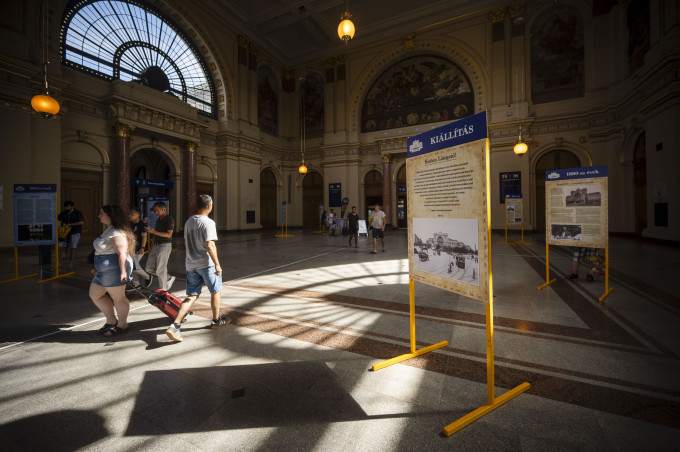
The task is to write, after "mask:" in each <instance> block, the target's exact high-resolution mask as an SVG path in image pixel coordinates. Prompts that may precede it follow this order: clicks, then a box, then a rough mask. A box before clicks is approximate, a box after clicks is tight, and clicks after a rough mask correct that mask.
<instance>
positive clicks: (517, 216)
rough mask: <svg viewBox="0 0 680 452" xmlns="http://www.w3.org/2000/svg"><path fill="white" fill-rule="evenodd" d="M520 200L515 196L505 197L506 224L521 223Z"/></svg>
mask: <svg viewBox="0 0 680 452" xmlns="http://www.w3.org/2000/svg"><path fill="white" fill-rule="evenodd" d="M523 216H524V214H523V213H522V200H521V199H517V198H507V199H506V200H505V222H506V224H509V225H512V224H517V225H521V224H522V221H523V220H522V217H523Z"/></svg>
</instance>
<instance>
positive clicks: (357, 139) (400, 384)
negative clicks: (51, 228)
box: [0, 0, 680, 451]
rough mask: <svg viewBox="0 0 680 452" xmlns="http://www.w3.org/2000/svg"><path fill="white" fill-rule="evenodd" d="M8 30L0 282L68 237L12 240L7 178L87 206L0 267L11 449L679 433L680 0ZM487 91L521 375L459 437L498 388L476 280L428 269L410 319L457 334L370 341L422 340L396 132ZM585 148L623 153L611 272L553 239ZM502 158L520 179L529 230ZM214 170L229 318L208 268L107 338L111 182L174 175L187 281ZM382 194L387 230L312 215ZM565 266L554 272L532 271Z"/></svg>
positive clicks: (425, 5) (542, 445) (222, 5)
mask: <svg viewBox="0 0 680 452" xmlns="http://www.w3.org/2000/svg"><path fill="white" fill-rule="evenodd" d="M346 13H349V14H346ZM350 15H351V18H350V19H351V21H352V22H353V27H354V29H355V32H354V35H353V37H351V38H347V37H346V38H345V39H342V38H341V37H340V36H339V34H338V31H339V29H338V25H339V24H340V21H341V18H347V17H348V16H350ZM340 31H341V30H340ZM0 36H2V37H3V38H4V39H2V40H1V41H0V48H1V49H2V52H0V101H1V102H0V121H1V122H0V123H1V124H2V128H3V133H2V134H1V135H0V145H1V149H2V151H0V153H1V155H2V157H3V164H2V165H0V262H1V265H0V281H2V282H4V281H5V280H10V279H12V278H13V277H14V276H15V274H18V273H21V274H34V273H39V274H40V278H43V277H45V278H46V277H49V276H51V275H52V268H51V267H52V266H53V264H54V256H51V258H52V263H51V264H50V265H45V266H42V268H41V267H40V266H39V265H38V263H39V256H38V250H37V247H32V246H20V247H15V246H14V245H15V242H14V214H13V195H14V193H13V191H14V186H15V184H54V186H56V192H57V206H58V210H59V211H60V210H61V208H62V206H61V204H62V203H63V202H64V201H65V200H72V201H74V202H75V204H76V207H77V208H78V209H79V210H80V211H81V212H82V213H83V215H84V221H85V222H84V225H83V231H82V236H81V244H80V249H79V254H78V256H77V259H76V262H75V268H74V270H73V274H72V275H70V276H67V277H63V278H59V279H57V280H54V281H50V282H47V283H44V284H36V280H37V279H38V278H39V277H33V278H25V279H21V280H16V281H12V282H8V283H5V284H0V300H2V301H0V303H2V306H3V308H4V309H5V310H6V315H5V316H3V320H1V321H0V361H1V362H2V365H0V373H1V374H2V381H3V382H4V383H5V384H3V385H2V389H1V390H0V413H2V414H0V440H2V442H3V444H6V445H7V450H48V449H49V450H76V449H83V450H104V449H106V450H141V449H144V450H155V449H161V448H162V449H167V447H168V446H176V447H180V448H181V449H188V448H190V447H191V448H192V449H197V450H263V451H265V450H363V449H367V448H372V449H375V450H409V451H410V450H457V449H460V450H489V449H495V450H536V449H538V450H574V449H578V450H595V449H599V450H643V449H644V450H670V449H674V448H675V445H676V444H678V442H679V441H678V440H679V439H680V421H678V419H680V404H679V403H680V384H679V383H678V381H680V380H679V379H678V378H677V377H678V375H680V365H679V362H680V361H679V358H678V356H679V354H680V340H679V338H678V334H677V324H678V316H679V315H680V297H678V295H677V291H676V288H675V286H674V284H673V282H674V276H675V275H676V274H677V271H678V269H679V268H678V267H680V248H679V247H678V245H679V244H680V205H679V203H680V181H679V180H678V178H677V177H676V173H677V171H678V169H680V156H679V153H678V151H677V149H678V146H679V145H680V128H678V124H679V123H680V105H679V104H678V96H679V93H680V80H679V79H680V58H679V57H680V6H679V5H678V2H677V1H674V0H631V1H617V0H554V1H537V0H535V1H532V0H527V1H496V0H480V1H475V2H472V1H465V0H462V1H454V0H433V1H428V2H420V3H417V2H415V3H414V2H411V1H405V0H370V1H344V0H251V1H248V2H244V1H239V0H221V1H218V0H195V1H191V2H186V1H182V0H26V1H22V2H9V1H5V2H2V3H1V4H0ZM39 94H41V95H49V96H50V97H52V99H53V100H56V102H57V104H58V112H56V113H49V112H43V113H39V112H37V111H36V110H35V109H34V107H33V106H32V99H33V98H34V96H36V95H39ZM50 105H51V107H50V108H53V107H54V105H53V104H50ZM481 112H486V113H487V118H488V126H487V132H488V139H489V149H490V160H489V162H490V172H489V187H490V190H489V199H490V200H491V202H490V205H489V212H490V228H491V231H492V233H491V247H490V248H491V256H492V257H493V278H494V280H493V288H494V291H493V295H494V299H493V301H494V303H493V304H494V326H495V330H494V331H495V336H494V338H495V360H496V367H495V387H496V392H497V394H499V395H500V394H503V393H504V392H506V391H508V390H509V389H511V388H513V387H515V386H517V385H518V384H521V383H522V382H528V383H530V385H531V389H529V390H528V391H526V392H525V393H523V394H521V395H518V396H517V397H516V398H513V399H512V400H510V401H508V402H507V403H506V404H504V405H503V406H501V407H499V408H498V409H496V410H494V411H493V412H491V413H489V414H487V415H485V416H484V417H482V418H480V419H479V420H477V421H476V422H474V423H472V424H470V425H468V426H467V427H465V428H464V429H462V430H460V431H458V432H456V433H455V434H453V435H452V436H450V437H446V436H445V435H442V428H443V427H444V426H446V425H448V424H449V423H451V422H453V421H455V420H456V419H458V418H460V417H462V416H464V415H465V414H467V413H469V412H471V411H473V410H475V409H476V408H477V407H479V406H481V405H483V404H484V403H485V400H486V398H487V375H486V365H487V348H486V337H485V332H486V328H485V306H484V303H480V302H479V301H478V300H472V299H470V298H467V297H464V296H462V295H458V294H452V293H450V292H446V291H442V290H440V289H437V288H434V287H430V286H428V285H425V284H419V283H416V284H415V289H414V290H415V300H416V302H415V304H416V308H415V319H416V321H415V331H416V335H417V338H418V340H417V346H418V347H426V346H428V345H431V344H433V343H437V342H439V341H442V340H446V341H448V345H447V346H446V347H444V348H441V349H438V350H435V351H432V352H430V353H427V354H424V355H422V356H418V357H415V358H413V359H411V360H408V361H405V362H402V363H399V364H396V365H394V366H390V367H388V368H385V369H381V370H379V371H371V370H369V369H371V367H372V366H373V365H374V364H376V363H378V362H381V361H383V360H385V359H389V358H391V357H394V356H397V355H400V354H402V353H406V352H408V350H409V348H410V346H411V338H412V334H411V333H412V332H411V331H410V327H411V325H410V313H409V253H410V250H409V245H408V243H409V238H408V219H409V199H408V196H407V194H408V190H407V188H408V187H407V171H406V160H407V140H408V139H409V137H413V136H415V135H418V134H421V133H424V132H427V131H430V130H432V129H434V128H437V127H440V126H442V125H445V124H448V123H451V122H452V121H455V120H458V119H464V118H466V117H468V116H471V115H474V114H477V113H481ZM519 142H521V143H525V144H526V149H527V151H526V153H524V154H522V155H518V154H517V153H516V152H515V149H516V145H517V144H518V143H519ZM303 166H304V170H305V172H301V168H302V167H303ZM592 166H606V167H607V168H608V197H609V199H608V203H609V210H608V231H609V248H608V253H609V274H608V279H607V281H605V278H604V277H603V276H600V275H597V276H596V277H595V278H594V281H588V280H586V279H585V273H586V269H585V268H583V267H581V268H580V273H581V276H580V278H578V279H571V280H570V279H568V278H567V276H568V275H569V273H570V272H571V265H572V264H571V262H572V257H571V251H572V250H571V248H570V247H562V246H550V247H549V260H548V252H547V251H546V250H547V249H548V247H547V246H546V240H547V237H546V231H547V230H548V226H549V225H548V224H547V223H548V221H547V218H546V176H545V175H546V171H548V170H560V169H566V168H580V167H592ZM507 177H512V178H513V179H514V181H513V185H512V187H513V189H514V190H516V191H517V192H518V193H520V194H521V197H522V201H523V206H524V207H523V208H524V223H523V226H522V230H521V231H520V230H519V229H517V228H511V229H510V230H509V231H508V233H509V236H510V240H508V239H507V238H506V237H507V236H506V235H505V231H506V225H505V219H506V211H505V204H504V198H503V197H504V194H505V190H506V189H507V187H508V185H507V183H506V182H507V181H506V180H505V178H507ZM198 194H209V195H210V196H211V197H212V199H213V200H214V208H213V212H212V213H211V218H213V219H214V220H215V222H216V225H217V229H218V232H219V240H218V242H217V250H218V253H219V256H220V259H221V260H223V262H225V263H226V264H225V265H224V268H225V274H224V278H223V279H224V281H225V283H224V288H223V292H222V293H223V310H224V311H225V312H226V314H227V315H229V316H230V317H231V318H232V324H231V325H229V326H227V327H225V328H224V329H220V330H219V331H212V330H210V329H206V328H205V326H206V325H207V323H209V318H210V309H209V294H208V293H206V292H204V293H203V294H202V295H201V297H200V298H199V301H198V302H197V308H196V309H195V312H194V315H193V316H191V318H190V319H189V321H188V322H187V324H188V328H186V333H184V334H185V336H186V338H187V339H186V340H185V342H183V343H181V344H172V343H171V342H170V341H168V340H167V338H166V337H165V334H164V331H165V328H166V327H167V319H166V318H165V317H163V316H162V314H160V313H159V312H158V311H157V310H155V309H154V308H153V307H152V306H150V305H149V304H148V303H147V302H146V301H145V300H144V298H142V297H141V296H138V295H135V294H131V295H130V301H131V315H130V324H131V326H132V329H131V331H130V332H129V333H127V334H126V335H125V336H124V337H121V339H117V340H115V341H106V340H102V338H101V337H99V336H97V335H95V334H94V333H93V331H94V330H96V328H97V327H99V326H100V323H102V322H101V320H102V317H101V314H100V313H99V312H98V311H97V310H96V308H95V306H94V305H93V304H92V302H91V301H90V300H89V298H88V295H87V290H88V287H89V284H90V281H91V275H90V273H89V266H88V264H87V263H86V256H87V253H88V252H89V250H90V244H91V243H92V241H93V240H94V239H95V238H96V237H97V236H98V235H99V234H100V233H101V231H102V227H101V223H100V222H99V220H98V218H97V214H98V212H99V210H100V208H101V206H102V205H106V204H117V205H120V206H122V207H123V209H125V210H128V209H130V208H137V209H140V210H141V211H143V212H148V209H149V206H150V205H151V204H152V203H153V201H154V200H163V201H165V202H167V204H168V206H169V213H170V214H171V215H172V216H173V217H174V218H176V219H177V224H178V225H179V227H178V230H177V231H176V234H175V237H174V239H173V244H174V246H173V248H174V249H175V251H173V253H172V255H171V259H170V264H169V266H170V268H169V269H170V273H172V274H174V275H176V276H177V282H176V283H175V285H174V286H173V292H175V293H176V294H178V296H183V295H184V285H185V284H186V279H185V277H184V241H183V236H182V227H181V225H183V223H184V221H185V220H186V218H188V217H189V216H190V215H191V214H192V213H193V212H194V211H195V208H196V204H195V203H196V196H197V195H198ZM150 203H151V204H150ZM375 204H378V205H380V206H381V208H382V210H383V211H384V212H385V213H386V214H387V218H388V227H387V228H386V244H387V250H386V252H384V253H381V252H379V253H378V254H377V255H372V254H370V251H371V250H372V248H373V245H372V243H371V240H370V237H367V236H364V235H362V236H361V237H360V238H359V244H358V246H357V247H356V248H355V247H352V248H350V247H348V246H347V236H342V235H341V236H329V235H323V234H318V233H317V232H319V229H320V224H319V219H320V210H330V209H331V208H332V209H334V210H335V211H336V212H337V213H339V214H340V216H346V214H347V208H350V209H351V207H352V206H356V207H357V210H358V212H359V215H360V218H361V219H362V220H366V219H367V213H368V211H369V210H370V209H371V207H372V206H373V205H375ZM283 205H285V209H286V210H285V219H286V221H285V224H284V223H283V222H282V217H283V215H282V213H281V211H282V206H283ZM286 227H287V228H288V232H289V234H291V235H292V237H276V234H280V232H281V230H282V228H286ZM520 234H522V235H521V236H520ZM520 237H522V238H521V239H520ZM518 242H521V243H518ZM15 250H16V254H15ZM62 265H63V264H62ZM546 267H548V268H549V270H550V272H551V274H552V275H553V277H554V278H556V279H557V281H556V282H555V283H554V284H553V285H551V286H549V287H546V288H543V289H541V290H537V287H539V286H540V285H541V284H543V283H545V282H546ZM59 271H62V272H64V271H65V268H61V267H60V268H59ZM605 287H612V288H613V291H612V292H611V294H609V295H608V296H607V297H606V298H605V299H604V300H600V297H601V295H602V294H603V292H604V291H605ZM183 331H185V330H184V329H183ZM35 431H40V432H42V434H41V435H36V434H35ZM62 433H65V434H62ZM3 449H4V447H3Z"/></svg>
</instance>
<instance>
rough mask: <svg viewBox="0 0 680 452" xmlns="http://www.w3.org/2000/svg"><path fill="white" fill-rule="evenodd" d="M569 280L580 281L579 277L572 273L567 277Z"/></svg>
mask: <svg viewBox="0 0 680 452" xmlns="http://www.w3.org/2000/svg"><path fill="white" fill-rule="evenodd" d="M567 279H578V275H577V274H576V273H570V274H568V275H567Z"/></svg>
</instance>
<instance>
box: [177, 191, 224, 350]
mask: <svg viewBox="0 0 680 452" xmlns="http://www.w3.org/2000/svg"><path fill="white" fill-rule="evenodd" d="M196 207H197V208H198V211H197V213H196V215H194V216H192V217H191V218H189V219H188V220H187V221H186V223H185V224H184V243H185V245H186V260H185V265H186V270H187V297H186V298H185V299H184V302H183V303H182V307H181V308H180V310H179V312H178V313H177V317H175V321H174V323H173V324H172V325H170V327H169V328H168V329H167V331H166V332H165V334H167V335H168V337H169V338H170V339H173V340H175V341H182V340H184V338H183V337H182V333H181V332H180V327H181V325H182V320H184V317H185V316H186V315H187V313H188V312H189V310H190V309H191V306H192V305H193V304H194V302H195V301H196V300H197V299H198V296H199V295H200V294H201V289H202V287H203V285H204V284H205V285H206V286H207V288H208V290H209V291H210V307H211V308H212V322H210V327H211V328H217V327H220V326H223V325H227V324H228V323H230V322H231V319H230V318H228V317H225V316H223V315H220V305H221V303H222V294H221V292H222V267H220V261H219V259H218V257H217V247H216V246H215V242H216V241H217V229H216V227H215V222H214V221H213V220H212V219H210V218H209V217H208V215H209V214H210V211H212V207H213V202H212V198H211V197H210V196H208V195H200V196H199V197H198V200H197V202H196Z"/></svg>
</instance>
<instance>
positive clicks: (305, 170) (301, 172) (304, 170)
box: [298, 163, 307, 174]
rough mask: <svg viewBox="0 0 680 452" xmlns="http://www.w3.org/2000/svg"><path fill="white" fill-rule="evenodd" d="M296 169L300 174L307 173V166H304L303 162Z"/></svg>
mask: <svg viewBox="0 0 680 452" xmlns="http://www.w3.org/2000/svg"><path fill="white" fill-rule="evenodd" d="M298 171H299V172H300V174H305V173H307V167H306V166H305V164H304V163H303V164H301V165H300V167H299V168H298Z"/></svg>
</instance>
